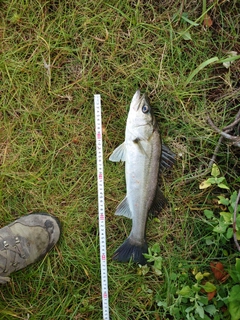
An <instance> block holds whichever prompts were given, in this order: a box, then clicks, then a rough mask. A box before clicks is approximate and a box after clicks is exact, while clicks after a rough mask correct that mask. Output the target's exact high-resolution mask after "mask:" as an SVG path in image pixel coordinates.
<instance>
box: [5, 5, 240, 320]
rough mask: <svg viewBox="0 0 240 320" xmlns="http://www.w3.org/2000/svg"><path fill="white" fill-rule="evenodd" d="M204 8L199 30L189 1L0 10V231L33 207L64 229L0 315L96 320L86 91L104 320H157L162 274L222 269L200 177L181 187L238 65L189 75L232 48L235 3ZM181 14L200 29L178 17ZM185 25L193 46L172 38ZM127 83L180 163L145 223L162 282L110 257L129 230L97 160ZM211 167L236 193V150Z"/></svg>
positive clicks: (195, 165) (108, 148)
mask: <svg viewBox="0 0 240 320" xmlns="http://www.w3.org/2000/svg"><path fill="white" fill-rule="evenodd" d="M211 6H212V8H211V9H210V11H209V12H208V14H209V15H210V16H211V18H212V20H213V22H214V24H213V26H212V27H210V28H206V27H203V26H202V24H201V23H200V20H199V18H200V17H201V15H202V7H203V4H202V3H201V1H198V2H196V1H193V0H192V1H161V2H159V1H153V0H152V1H151V0H149V1H142V0H140V1H136V2H133V1H126V0H124V1H107V2H106V1H101V0H100V1H91V0H89V1H84V0H82V1H81V0H79V1H77V0H76V1H74V0H69V1H31V0H30V1H23V0H17V1H16V0H12V1H11V0H9V1H7V0H5V1H4V0H3V1H2V2H1V4H0V19H1V20H0V53H1V54H0V81H1V86H0V146H1V151H0V160H1V174H0V210H1V220H0V225H1V226H4V225H6V224H8V223H10V222H11V221H13V220H14V219H16V218H17V217H19V216H22V215H25V214H27V213H29V212H32V211H38V210H41V211H47V212H49V213H52V214H54V215H56V216H57V217H59V218H60V220H61V222H62V226H63V230H62V237H61V240H60V242H59V244H58V245H57V247H56V248H55V249H54V250H53V251H52V252H51V253H50V254H49V255H48V256H47V257H46V258H45V259H44V260H43V261H42V262H39V263H37V264H35V265H32V266H29V267H28V268H27V269H25V270H22V271H20V272H17V273H15V274H13V275H12V281H11V283H10V284H8V285H6V286H2V287H1V288H0V295H1V297H0V319H74V320H78V319H91V320H92V319H96V320H99V319H101V318H102V310H101V287H100V285H101V280H100V262H99V244H98V217H97V183H96V157H95V132H94V109H93V95H94V94H95V93H100V94H101V97H102V108H103V114H102V117H103V126H104V136H103V140H104V141H103V144H104V171H105V196H106V216H107V220H106V232H107V249H108V271H109V295H110V314H111V319H112V320H125V319H128V320H136V319H150V320H151V319H153V320H154V319H156V320H158V319H167V317H166V316H163V313H162V309H161V308H160V307H159V306H157V303H156V296H159V297H161V299H166V298H168V297H169V299H170V300H171V292H172V288H173V287H176V286H177V287H180V286H181V284H179V283H178V282H177V281H176V280H172V278H171V274H178V273H181V272H182V271H181V270H182V269H181V268H183V270H185V271H186V272H189V274H191V270H192V269H193V268H196V267H197V268H199V269H204V270H208V269H209V263H210V261H212V260H214V259H220V260H221V261H223V262H224V263H225V264H226V265H227V264H228V263H229V261H232V260H231V259H232V258H233V257H234V256H235V254H236V251H234V248H233V246H232V247H231V249H230V248H228V251H229V256H228V257H226V256H224V254H223V249H224V248H222V247H221V245H220V244H218V243H217V244H216V245H215V246H212V247H211V248H209V247H207V246H206V243H205V239H206V237H207V236H208V235H209V234H211V231H210V229H209V228H207V226H206V223H205V222H204V216H203V210H204V209H205V208H206V207H209V206H210V207H211V206H212V205H214V202H213V200H214V195H213V194H212V193H211V192H209V191H208V190H204V191H202V190H199V188H198V185H199V183H200V182H201V181H202V179H201V178H196V179H194V180H192V181H191V182H190V183H188V184H186V183H185V182H186V180H187V179H188V178H191V177H192V176H194V175H196V174H198V173H199V172H202V171H204V169H206V167H207V165H208V163H209V160H210V158H211V157H212V153H213V151H214V148H215V145H216V143H217V141H218V135H217V134H216V133H215V132H213V130H212V129H211V128H210V127H209V126H208V125H207V123H206V114H207V112H209V114H210V115H211V117H212V119H213V120H214V121H215V123H216V125H218V126H219V127H220V128H222V127H224V126H226V125H228V124H229V123H231V121H233V119H234V115H235V114H236V113H237V111H238V109H239V101H240V99H239V96H240V94H239V85H240V83H239V60H237V61H236V62H235V63H233V64H232V66H231V68H230V69H228V70H227V69H225V68H224V67H223V66H222V64H221V63H218V62H215V63H212V64H206V66H205V68H203V69H202V70H200V71H199V72H197V71H198V69H197V68H198V67H199V66H200V65H201V64H202V63H204V62H205V61H208V59H211V58H213V57H215V56H216V57H218V58H219V59H222V58H225V57H226V56H227V52H228V51H238V53H239V52H240V41H239V32H238V31H239V30H238V28H239V26H238V21H239V6H238V4H237V1H231V2H226V1H221V2H220V1H219V3H212V2H211ZM207 8H210V5H209V6H208V4H207ZM182 12H185V13H188V18H189V19H190V20H191V21H197V22H198V23H199V25H198V26H194V25H191V24H189V23H187V22H186V21H185V20H183V19H181V13H182ZM174 16H175V17H176V18H175V19H174ZM185 30H188V31H189V33H190V35H191V38H192V40H189V41H186V40H184V39H183V38H182V37H181V35H180V34H179V32H180V33H181V32H182V31H185ZM44 61H45V64H49V65H50V69H49V70H47V69H46V68H45V67H44ZM191 74H192V75H194V77H191V78H189V76H190V75H191ZM189 79H190V81H189ZM188 82H189V83H188ZM139 87H140V88H141V90H142V91H147V92H148V93H149V95H150V99H151V101H152V105H153V107H154V111H155V114H156V116H157V119H158V123H159V127H160V131H161V133H162V136H163V140H164V141H166V143H167V144H168V145H169V146H170V147H171V149H172V150H173V151H174V152H175V153H176V154H177V157H178V161H177V164H176V166H175V168H174V169H173V170H172V172H171V173H166V174H164V176H163V178H162V180H163V181H162V184H163V189H164V193H165V194H166V197H167V198H168V199H169V204H170V205H169V207H168V208H166V209H165V210H164V211H163V212H162V213H161V214H160V216H159V219H158V220H156V219H153V220H149V222H148V228H147V234H148V239H149V243H150V245H152V244H154V243H159V245H160V248H161V255H162V257H163V266H164V269H163V270H165V271H163V275H162V276H161V277H159V276H157V275H155V274H154V273H153V272H151V271H150V272H149V273H148V274H147V275H145V276H142V275H139V274H138V268H137V266H133V265H131V264H119V263H116V262H113V261H112V260H111V256H112V254H113V252H114V250H115V249H116V248H117V247H118V246H119V245H120V244H121V242H122V241H123V240H124V239H125V238H126V235H127V234H128V233H129V230H130V228H131V221H128V220H127V219H125V218H122V217H116V216H114V210H115V208H116V206H117V204H118V203H119V201H120V200H122V199H123V197H124V194H125V181H124V166H123V165H121V164H116V165H115V164H113V163H111V162H109V161H108V157H109V155H110V154H111V152H112V151H113V150H114V148H115V147H117V146H118V145H119V144H120V143H122V142H123V139H124V132H125V123H126V118H127V110H128V106H129V103H130V101H131V98H132V95H133V94H134V92H135V90H136V89H137V88H139ZM217 161H218V164H219V166H220V169H221V170H222V172H223V174H224V175H225V176H226V178H227V180H228V182H229V183H230V184H231V188H232V190H234V189H236V188H237V186H239V150H236V148H235V149H234V148H231V147H228V146H227V145H226V144H222V145H221V147H220V151H219V154H218V156H217ZM180 265H181V268H180V267H179V266H180Z"/></svg>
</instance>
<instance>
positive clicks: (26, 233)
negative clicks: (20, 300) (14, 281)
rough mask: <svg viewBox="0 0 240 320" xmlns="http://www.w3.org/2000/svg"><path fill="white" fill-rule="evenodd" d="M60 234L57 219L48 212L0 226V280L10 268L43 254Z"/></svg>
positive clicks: (19, 265) (12, 270)
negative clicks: (0, 227)
mask: <svg viewBox="0 0 240 320" xmlns="http://www.w3.org/2000/svg"><path fill="white" fill-rule="evenodd" d="M59 237H60V223H59V220H58V219H57V218H55V217H52V216H51V215H49V214H47V213H33V214H29V215H27V216H24V217H21V218H19V219H17V220H15V221H14V222H12V223H11V224H9V225H7V226H6V227H3V228H2V229H0V284H3V283H6V282H8V281H10V278H9V277H8V276H9V275H10V274H11V273H12V272H14V271H17V270H20V269H23V268H25V267H26V266H28V265H29V264H32V263H33V262H36V261H37V260H40V259H41V258H43V257H44V256H45V255H46V254H47V253H48V252H49V251H50V250H51V249H52V247H53V246H54V245H55V244H56V243H57V241H58V239H59Z"/></svg>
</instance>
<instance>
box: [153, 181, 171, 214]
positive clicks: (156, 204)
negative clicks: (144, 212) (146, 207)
mask: <svg viewBox="0 0 240 320" xmlns="http://www.w3.org/2000/svg"><path fill="white" fill-rule="evenodd" d="M166 204H167V199H166V198H165V196H164V194H163V193H162V191H161V190H160V189H159V187H158V188H157V191H156V195H155V197H154V199H153V203H152V206H151V209H150V212H151V213H152V214H153V215H155V214H156V213H159V212H160V211H161V210H162V208H163V207H164V206H165V205H166Z"/></svg>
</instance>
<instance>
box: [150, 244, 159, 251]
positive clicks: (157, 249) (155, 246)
mask: <svg viewBox="0 0 240 320" xmlns="http://www.w3.org/2000/svg"><path fill="white" fill-rule="evenodd" d="M151 250H152V252H153V253H160V246H159V244H158V243H155V244H154V245H153V246H152V248H151Z"/></svg>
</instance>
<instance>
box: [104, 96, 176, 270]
mask: <svg viewBox="0 0 240 320" xmlns="http://www.w3.org/2000/svg"><path fill="white" fill-rule="evenodd" d="M109 160H110V161H113V162H119V161H124V162H125V180H126V197H125V198H124V199H123V200H122V202H120V204H119V205H118V206H117V208H116V212H115V214H116V215H118V216H125V217H127V218H130V219H132V229H131V232H130V234H129V237H128V238H127V239H126V240H125V241H124V243H123V244H122V245H121V246H120V247H119V248H118V249H117V250H116V251H115V253H114V254H113V260H116V261H119V262H128V261H130V260H131V261H133V262H135V263H138V264H141V265H144V264H146V259H145V257H144V255H143V254H144V253H148V244H147V239H146V225H147V218H148V215H149V213H150V212H152V213H154V212H159V211H160V210H161V209H162V208H163V207H164V206H165V205H166V203H167V199H166V198H165V196H164V195H163V193H162V191H161V190H160V188H159V186H158V181H159V173H160V172H161V171H162V170H163V169H165V168H167V169H170V168H171V167H172V166H173V164H174V162H175V154H174V153H173V152H172V151H171V150H170V149H169V148H168V147H167V146H166V145H164V144H162V141H161V136H160V133H159V130H158V125H157V121H156V118H155V116H154V114H153V112H152V108H151V106H150V102H149V98H148V96H147V94H146V93H144V94H143V95H141V92H140V90H137V91H136V92H135V94H134V95H133V98H132V101H131V104H130V109H129V113H128V117H127V124H126V130H125V141H124V142H123V143H122V144H121V145H120V146H118V147H117V148H116V149H115V150H114V151H113V153H112V154H111V156H110V158H109Z"/></svg>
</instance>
